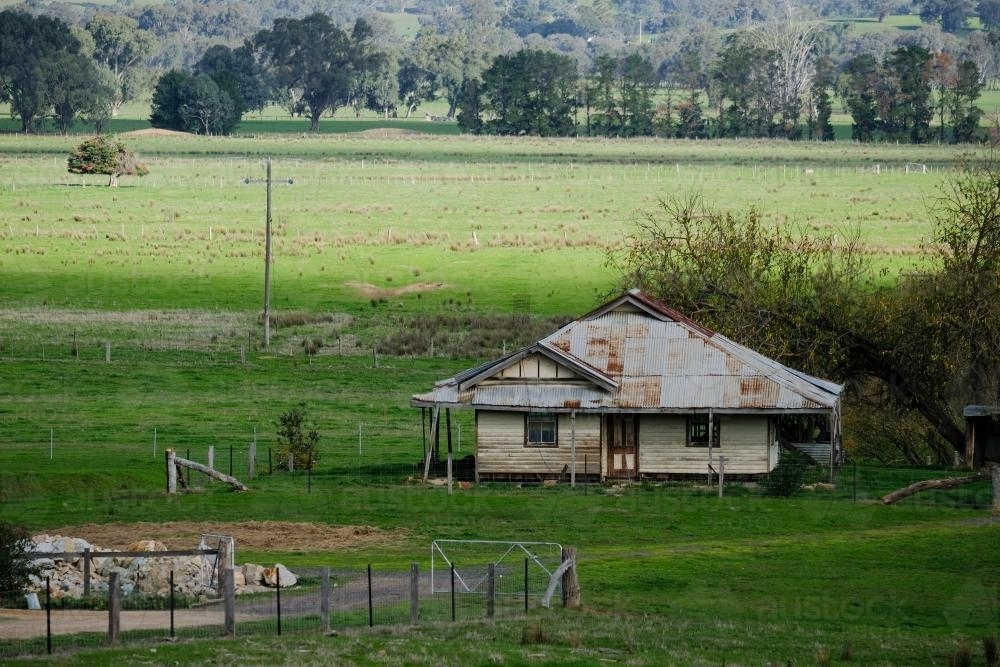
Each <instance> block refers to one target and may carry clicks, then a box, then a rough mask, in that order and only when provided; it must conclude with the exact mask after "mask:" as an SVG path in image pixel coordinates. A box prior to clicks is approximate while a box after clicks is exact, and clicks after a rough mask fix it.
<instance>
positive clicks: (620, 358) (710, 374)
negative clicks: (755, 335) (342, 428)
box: [411, 290, 842, 412]
mask: <svg viewBox="0 0 1000 667" xmlns="http://www.w3.org/2000/svg"><path fill="white" fill-rule="evenodd" d="M533 354H540V355H543V356H546V357H548V358H549V359H552V360H553V361H556V362H557V363H561V364H564V365H566V366H567V367H568V368H570V369H571V370H573V371H574V373H575V374H576V375H577V376H578V379H575V380H573V381H551V380H536V379H516V380H512V379H503V380H499V379H497V377H496V376H497V374H498V373H499V372H500V370H502V369H503V368H505V367H507V366H509V365H510V364H512V363H515V362H516V361H518V360H520V359H523V358H525V357H526V356H529V355H533ZM841 390H842V387H841V386H840V385H837V384H835V383H832V382H829V381H827V380H823V379H821V378H815V377H812V376H810V375H807V374H805V373H802V372H800V371H796V370H794V369H791V368H788V367H787V366H784V365H782V364H780V363H778V362H776V361H774V360H773V359H769V358H767V357H765V356H763V355H761V354H759V353H757V352H755V351H753V350H751V349H749V348H746V347H744V346H742V345H739V344H737V343H735V342H734V341H732V340H730V339H728V338H726V337H725V336H723V335H721V334H718V333H716V332H713V331H711V330H709V329H706V328H705V327H703V326H701V325H698V324H697V323H694V322H692V321H691V320H690V319H688V318H687V317H684V316H683V315H681V314H680V313H677V312H676V311H674V310H672V309H670V308H668V307H666V306H664V305H663V304H661V303H659V302H658V301H656V300H655V299H652V298H650V297H648V296H646V295H645V294H642V293H641V292H638V291H637V290H633V291H631V292H629V293H627V294H625V295H622V296H621V297H619V298H617V299H615V300H613V301H611V302H609V303H607V304H605V305H604V306H601V307H600V308H597V309H595V310H593V311H591V312H590V313H588V314H587V315H585V316H583V317H582V318H580V319H578V320H575V321H573V322H570V323H569V324H567V325H566V326H564V327H563V328H561V329H559V330H558V331H556V332H554V333H553V334H551V335H549V336H547V337H546V338H543V339H542V340H540V341H538V342H537V343H535V344H534V345H531V346H528V347H526V348H524V349H523V350H519V351H517V352H515V353H512V354H510V355H507V356H506V357H503V358H501V359H497V360H495V361H492V362H489V363H487V364H483V365H482V366H478V367H476V368H473V369H470V370H468V371H466V372H464V373H461V374H459V375H457V376H455V377H454V378H451V379H450V380H446V381H444V382H442V383H439V384H438V386H437V387H436V388H435V389H434V391H432V392H430V393H427V394H419V395H416V396H414V397H413V400H412V401H411V404H413V405H433V404H445V405H470V406H473V407H476V408H479V409H490V408H497V409H503V408H523V409H546V410H560V409H580V410H598V411H636V412H675V411H676V412H682V411H692V410H707V409H714V410H720V411H732V412H739V411H768V412H779V411H780V412H786V411H787V412H825V411H828V410H831V409H833V408H834V407H835V406H836V405H837V401H838V400H839V396H840V392H841Z"/></svg>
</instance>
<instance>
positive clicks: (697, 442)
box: [685, 414, 722, 449]
mask: <svg viewBox="0 0 1000 667" xmlns="http://www.w3.org/2000/svg"><path fill="white" fill-rule="evenodd" d="M708 422H709V419H708V415H707V414H694V415H688V416H687V427H686V428H685V434H686V440H687V442H686V445H687V446H688V447H706V448H707V447H708ZM696 429H697V430H698V431H701V432H702V433H701V434H700V435H698V436H697V437H696V435H695V431H696ZM721 435H722V428H721V427H720V425H719V418H718V417H716V418H715V419H713V420H712V449H721V447H722V439H721Z"/></svg>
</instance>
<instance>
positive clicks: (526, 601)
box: [524, 558, 528, 614]
mask: <svg viewBox="0 0 1000 667" xmlns="http://www.w3.org/2000/svg"><path fill="white" fill-rule="evenodd" d="M524 613H526V614H527V613H528V559H527V558H525V559H524Z"/></svg>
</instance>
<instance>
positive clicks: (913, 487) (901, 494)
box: [881, 471, 987, 505]
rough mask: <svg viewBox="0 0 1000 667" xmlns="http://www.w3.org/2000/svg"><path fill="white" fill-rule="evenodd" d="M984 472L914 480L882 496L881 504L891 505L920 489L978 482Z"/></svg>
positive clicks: (950, 486)
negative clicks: (912, 482) (919, 480)
mask: <svg viewBox="0 0 1000 667" xmlns="http://www.w3.org/2000/svg"><path fill="white" fill-rule="evenodd" d="M986 478H987V476H986V472H985V471H980V472H977V473H976V474H975V475H967V476H965V477H944V478H941V479H926V480H924V481H922V482H916V483H914V484H910V485H909V486H905V487H903V488H902V489H897V490H896V491H893V492H892V493H889V494H886V495H884V496H882V500H881V502H882V504H883V505H891V504H893V503H894V502H896V501H897V500H902V499H903V498H907V497H909V496H912V495H913V494H915V493H920V492H921V491H930V490H932V489H950V488H952V487H956V486H962V485H964V484H972V483H973V482H978V481H980V480H983V479H986Z"/></svg>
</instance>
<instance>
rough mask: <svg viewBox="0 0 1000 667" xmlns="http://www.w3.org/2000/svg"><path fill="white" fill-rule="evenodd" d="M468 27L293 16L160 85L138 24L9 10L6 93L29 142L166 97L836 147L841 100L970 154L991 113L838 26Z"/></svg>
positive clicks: (866, 115)
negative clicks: (575, 34)
mask: <svg viewBox="0 0 1000 667" xmlns="http://www.w3.org/2000/svg"><path fill="white" fill-rule="evenodd" d="M463 21H464V23H462V22H463ZM459 23H462V25H463V26H464V30H462V29H458V27H456V29H455V31H453V32H441V31H439V29H438V27H436V26H434V25H430V26H427V27H426V28H425V29H421V30H420V32H418V33H417V35H416V37H415V38H414V39H413V41H412V42H411V43H409V44H406V45H402V44H400V43H399V40H397V39H394V38H393V37H392V34H391V33H392V31H391V30H390V29H387V28H386V26H384V25H382V26H379V24H378V21H377V20H376V21H375V22H374V23H373V22H371V21H370V20H368V19H364V18H358V19H356V20H355V21H354V23H353V25H352V26H350V27H340V26H338V25H337V24H336V23H335V22H334V20H333V19H332V18H331V17H330V16H329V15H327V14H322V13H314V14H309V15H307V16H305V17H303V18H277V19H275V20H274V22H273V24H272V26H271V27H270V28H267V29H263V30H259V31H257V32H256V33H254V34H253V35H251V36H249V37H247V38H245V39H244V40H243V41H242V43H241V44H238V45H235V46H229V45H226V44H214V45H212V46H210V47H208V48H207V49H206V50H205V51H204V52H203V53H202V54H201V56H200V57H199V58H198V60H196V61H195V62H194V63H193V64H192V65H191V66H189V67H174V68H171V69H168V70H166V71H163V72H160V73H159V74H158V76H157V78H156V81H155V83H153V82H150V81H149V80H148V78H147V77H148V72H149V70H148V65H149V59H150V58H151V56H152V54H153V52H154V50H155V45H156V38H155V36H154V35H153V33H152V32H150V31H149V30H146V29H143V28H142V27H141V22H140V21H139V20H137V19H134V18H131V17H129V16H125V15H117V14H109V13H98V14H95V15H94V16H93V17H92V18H91V19H90V20H89V21H88V22H87V23H86V24H84V25H83V26H82V28H79V27H71V26H69V25H68V24H66V23H64V22H62V21H61V20H59V19H57V18H53V17H50V16H46V15H32V14H29V13H27V12H23V11H20V10H5V11H4V12H0V37H2V41H0V97H2V99H3V100H5V101H8V102H10V104H11V109H12V113H13V114H14V115H15V116H17V117H18V118H20V120H21V125H22V130H23V131H24V132H31V131H33V130H34V129H35V127H36V123H37V122H38V121H39V120H41V119H43V118H45V117H46V116H51V117H52V118H53V119H54V122H55V124H56V126H57V128H58V129H59V130H61V131H63V132H66V131H68V130H69V128H70V127H72V126H73V124H74V123H75V122H76V120H78V119H80V118H83V119H85V120H87V121H89V122H90V123H92V124H93V125H94V126H95V127H96V129H97V130H98V132H100V131H101V129H102V127H103V126H104V125H105V124H106V123H107V121H108V120H109V119H110V118H111V117H113V116H114V115H115V114H117V112H118V110H119V109H120V108H121V107H122V106H123V105H124V104H126V103H127V102H129V101H132V100H136V99H139V98H140V97H141V96H142V95H145V94H148V92H149V89H150V88H149V86H151V88H152V115H151V122H152V124H153V125H154V126H157V127H164V128H170V129H177V130H183V131H189V132H197V133H203V134H225V133H228V132H231V131H232V130H233V129H234V128H235V127H236V125H237V124H238V123H239V122H240V120H241V119H242V117H243V115H244V114H245V113H247V112H249V111H251V110H260V109H262V108H263V107H264V106H265V105H266V104H268V103H272V102H273V103H279V104H281V105H283V106H284V107H285V108H286V109H288V111H289V113H291V114H296V115H300V114H301V115H305V116H307V117H308V118H309V119H310V125H311V128H312V129H313V130H315V129H318V127H319V123H320V119H321V118H322V117H323V115H325V114H333V113H335V112H337V111H338V110H340V109H342V108H348V109H350V110H351V111H352V112H354V113H356V114H360V113H361V112H362V111H364V110H373V111H376V112H377V113H379V114H381V115H384V116H393V115H407V116H408V115H410V114H412V113H413V112H414V111H415V110H416V109H417V108H418V107H419V105H420V104H421V103H423V102H425V101H428V100H433V99H439V98H441V99H444V100H446V101H447V103H448V109H449V110H448V115H449V117H451V116H455V117H457V118H458V122H459V124H460V126H461V127H462V128H463V130H465V131H468V132H473V133H489V134H535V135H544V136H570V135H587V136H615V137H631V136H663V137H683V138H701V137H783V138H788V139H798V138H811V139H819V140H827V139H832V138H833V129H832V126H831V124H830V117H831V115H832V113H833V109H834V104H835V103H836V102H838V101H839V103H840V104H841V105H842V106H843V108H844V109H845V110H846V111H847V113H849V114H850V116H851V118H852V121H853V122H852V136H853V138H854V139H856V140H858V141H876V140H891V141H909V142H917V143H920V142H926V141H930V140H937V141H953V142H967V141H972V140H975V139H976V138H977V132H978V128H979V125H980V120H981V116H982V110H981V109H979V108H978V107H977V106H976V100H977V99H978V97H979V95H980V93H981V91H982V89H983V87H984V85H985V77H984V73H983V71H982V69H981V68H980V66H979V64H977V61H976V60H975V59H973V58H972V57H971V56H969V57H965V56H967V55H968V51H964V52H961V53H958V54H957V55H956V54H953V53H951V52H949V51H947V50H940V49H938V50H932V49H931V48H929V46H928V45H921V44H914V43H900V44H898V45H896V46H895V47H894V48H892V49H888V48H883V49H882V51H884V53H882V55H877V54H876V53H871V52H861V53H857V54H855V55H853V56H851V57H849V58H847V59H842V60H840V61H839V62H838V61H837V60H835V59H834V57H833V55H832V54H833V48H832V45H833V44H834V43H836V37H837V30H838V28H837V27H836V26H832V27H831V26H830V25H825V26H824V25H821V24H818V23H815V22H800V21H793V20H791V17H785V19H783V20H774V21H770V22H767V23H761V24H753V25H751V27H749V28H745V29H740V30H736V31H733V32H730V33H729V34H728V35H727V36H726V37H725V38H723V39H721V41H718V44H717V47H716V48H714V49H710V50H707V51H706V47H707V46H709V47H710V46H711V45H712V44H713V42H712V41H711V40H708V41H707V42H706V41H705V40H703V39H699V38H701V37H705V35H704V34H698V35H692V36H691V37H692V39H691V40H690V41H689V42H686V43H683V44H681V45H680V46H678V48H677V50H676V51H675V52H674V53H673V54H672V55H671V56H670V57H669V58H666V59H664V60H661V61H659V62H657V61H656V60H655V59H654V58H655V53H654V52H655V49H653V48H652V47H651V46H647V47H643V46H642V45H636V46H634V47H631V48H628V47H623V48H621V49H619V50H617V51H614V50H611V49H609V48H606V47H593V48H590V49H588V51H587V52H585V53H584V54H578V53H577V54H573V55H570V54H566V53H561V52H559V50H558V49H556V48H553V46H552V44H550V43H549V42H544V43H538V45H537V46H534V47H532V46H526V45H527V44H530V43H532V42H531V40H530V39H529V40H526V41H525V42H524V43H523V45H522V46H523V48H520V49H507V50H506V51H505V50H504V49H503V48H502V47H501V45H498V44H496V43H494V42H495V40H496V39H497V38H498V36H499V35H501V34H502V33H499V32H496V31H491V30H490V29H489V23H488V21H487V22H486V23H483V24H476V25H478V27H476V25H474V23H475V21H474V15H471V14H470V15H468V16H465V17H463V18H462V21H459ZM566 29H568V28H566ZM714 37H715V39H716V40H718V36H717V35H714ZM883 47H885V45H883ZM932 127H934V129H932ZM935 130H936V132H935Z"/></svg>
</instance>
